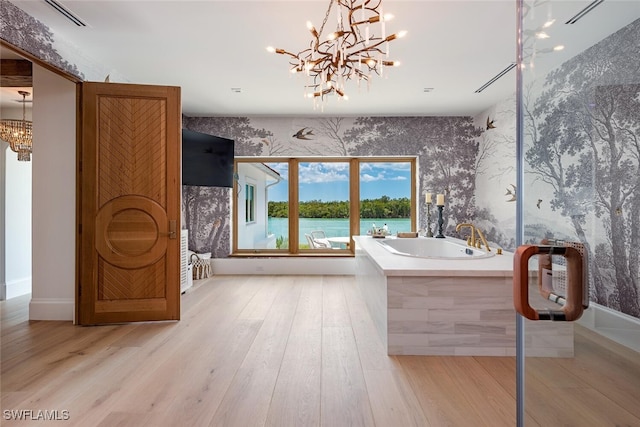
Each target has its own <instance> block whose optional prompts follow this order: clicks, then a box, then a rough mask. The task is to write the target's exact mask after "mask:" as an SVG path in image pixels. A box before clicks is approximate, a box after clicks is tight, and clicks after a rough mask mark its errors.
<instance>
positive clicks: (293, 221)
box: [230, 156, 418, 257]
mask: <svg viewBox="0 0 640 427" xmlns="http://www.w3.org/2000/svg"><path fill="white" fill-rule="evenodd" d="M417 159H418V157H417V156H365V157H358V156H332V157H317V156H313V157H305V156H295V157H262V156H256V157H253V156H236V157H235V159H234V172H235V173H237V172H238V163H267V164H268V163H287V164H288V176H287V180H288V182H289V188H288V196H289V218H288V220H289V236H288V237H289V242H298V241H299V237H300V233H299V229H298V224H299V220H300V212H299V207H298V199H299V179H298V178H299V168H298V166H299V164H300V163H310V162H318V163H329V162H342V163H344V162H348V163H349V230H350V235H351V236H357V235H360V232H361V230H360V163H409V164H410V166H411V172H410V174H411V217H410V225H411V230H412V231H416V230H417V226H416V225H417V222H418V218H417V215H418V209H417V206H418V200H417V184H418V170H417V164H418V162H417ZM239 193H240V192H239V191H238V181H237V180H235V181H234V184H233V193H232V194H234V195H238V194H239ZM254 201H255V196H254ZM238 203H239V198H238V197H237V196H236V197H233V198H232V207H233V208H232V211H233V212H236V213H234V214H233V218H232V241H233V243H232V252H231V255H230V256H232V257H241V256H283V257H288V256H294V257H295V256H320V257H335V256H339V257H344V256H348V257H353V256H354V255H355V245H354V244H353V240H351V244H350V245H348V248H347V249H301V248H299V245H298V244H295V245H292V244H291V243H289V248H288V249H239V248H238V218H237V215H238V214H237V212H238ZM354 212H355V215H354ZM292 246H293V247H292Z"/></svg>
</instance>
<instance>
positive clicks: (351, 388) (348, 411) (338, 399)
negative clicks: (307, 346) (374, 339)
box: [321, 326, 374, 426]
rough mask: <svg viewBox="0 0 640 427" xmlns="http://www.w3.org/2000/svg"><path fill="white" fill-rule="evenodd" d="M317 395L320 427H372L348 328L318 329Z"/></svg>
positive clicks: (357, 359) (360, 368)
mask: <svg viewBox="0 0 640 427" xmlns="http://www.w3.org/2000/svg"><path fill="white" fill-rule="evenodd" d="M321 396H322V405H321V425H323V426H343V425H345V426H347V425H348V426H371V425H374V422H373V414H372V412H371V404H370V402H369V396H368V394H367V386H366V382H365V380H364V374H363V372H362V367H361V365H360V358H359V356H358V350H357V346H356V342H355V338H354V337H353V331H352V329H351V328H350V327H336V326H328V327H327V326H325V327H323V328H322V392H321Z"/></svg>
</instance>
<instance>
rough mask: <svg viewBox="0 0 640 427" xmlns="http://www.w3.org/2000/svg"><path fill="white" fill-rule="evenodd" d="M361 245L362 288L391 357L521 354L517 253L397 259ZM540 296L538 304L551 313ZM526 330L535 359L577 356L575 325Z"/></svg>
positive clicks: (359, 240)
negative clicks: (515, 289)
mask: <svg viewBox="0 0 640 427" xmlns="http://www.w3.org/2000/svg"><path fill="white" fill-rule="evenodd" d="M447 239H450V238H447ZM354 240H355V242H356V271H357V273H356V274H357V282H358V287H359V289H360V291H361V292H362V294H363V297H364V299H365V301H366V303H367V306H368V308H369V312H370V314H371V316H372V318H373V319H374V323H375V325H376V329H377V330H378V333H379V335H380V337H381V339H382V340H383V342H384V343H385V345H386V346H387V352H388V354H390V355H401V354H404V355H460V356H463V355H464V356H513V355H515V338H516V332H515V319H516V313H515V310H514V308H513V292H512V286H513V257H512V254H510V253H505V254H504V255H496V256H494V257H491V258H484V259H463V260H443V259H425V258H414V257H406V256H401V255H394V254H392V253H390V252H389V251H387V250H386V249H384V248H383V247H381V246H380V245H378V244H377V243H376V242H375V241H374V240H373V239H371V238H370V237H367V236H358V237H354ZM450 240H452V241H456V242H460V240H458V239H450ZM536 292H537V290H536V289H532V291H531V294H532V295H531V301H535V302H536V305H537V306H539V307H540V306H543V305H544V306H548V305H549V304H550V303H549V302H547V301H544V300H542V299H539V300H538V299H536V297H535V293H536ZM526 328H527V335H526V340H527V342H526V345H527V354H528V355H530V356H547V357H572V356H573V324H572V323H551V322H530V321H527V323H526Z"/></svg>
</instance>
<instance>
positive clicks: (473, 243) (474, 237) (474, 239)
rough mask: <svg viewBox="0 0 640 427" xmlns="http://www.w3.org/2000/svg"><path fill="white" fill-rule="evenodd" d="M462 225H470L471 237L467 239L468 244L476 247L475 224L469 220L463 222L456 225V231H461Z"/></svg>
mask: <svg viewBox="0 0 640 427" xmlns="http://www.w3.org/2000/svg"><path fill="white" fill-rule="evenodd" d="M462 227H469V228H470V229H471V236H469V238H468V239H467V245H469V246H474V247H475V245H476V228H475V227H474V226H473V224H470V223H468V222H463V223H460V224H458V225H456V232H460V230H461V229H462Z"/></svg>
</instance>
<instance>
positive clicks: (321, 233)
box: [233, 157, 416, 256]
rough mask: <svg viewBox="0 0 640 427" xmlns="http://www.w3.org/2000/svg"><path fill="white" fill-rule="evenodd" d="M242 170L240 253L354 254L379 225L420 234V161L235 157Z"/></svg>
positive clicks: (237, 207) (238, 187)
mask: <svg viewBox="0 0 640 427" xmlns="http://www.w3.org/2000/svg"><path fill="white" fill-rule="evenodd" d="M235 172H236V174H237V177H238V179H237V181H236V183H235V188H234V190H235V194H236V197H235V198H234V212H235V218H236V220H235V221H234V227H233V233H234V235H233V254H234V255H242V254H251V255H256V254H269V255H273V254H280V255H299V254H303V255H324V256H335V255H339V256H345V255H346V256H349V255H353V253H354V248H353V247H352V244H351V243H352V242H351V236H354V235H359V234H367V232H368V231H369V230H370V229H371V227H372V225H373V224H375V225H376V226H379V227H382V226H383V225H384V224H387V227H388V228H389V229H390V231H391V232H392V233H394V234H395V233H396V232H398V231H415V230H416V218H415V212H416V196H415V181H416V178H415V177H416V159H415V157H402V158H395V157H385V158H371V157H367V158H353V157H340V158H333V157H331V158H329V157H322V158H287V159H279V158H255V157H246V158H245V157H236V159H235ZM243 201H244V203H242V202H243ZM242 218H244V219H245V220H244V221H242Z"/></svg>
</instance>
